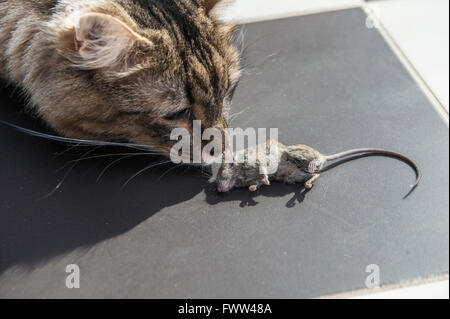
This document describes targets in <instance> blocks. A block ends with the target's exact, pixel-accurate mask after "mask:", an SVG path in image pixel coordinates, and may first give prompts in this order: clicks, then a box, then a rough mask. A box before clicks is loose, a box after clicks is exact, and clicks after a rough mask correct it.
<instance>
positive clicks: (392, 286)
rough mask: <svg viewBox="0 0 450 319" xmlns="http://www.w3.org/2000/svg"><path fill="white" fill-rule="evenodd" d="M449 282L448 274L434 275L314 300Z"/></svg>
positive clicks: (359, 295)
mask: <svg viewBox="0 0 450 319" xmlns="http://www.w3.org/2000/svg"><path fill="white" fill-rule="evenodd" d="M447 280H449V274H448V273H445V274H442V275H436V276H432V277H427V278H419V279H413V280H408V281H403V282H400V283H396V284H387V285H383V286H381V287H380V288H363V289H357V290H352V291H348V292H342V293H336V294H332V295H326V296H321V297H319V298H316V299H346V298H352V297H361V296H365V295H372V294H377V293H382V292H388V291H396V290H398V289H403V288H411V287H418V286H421V285H425V284H431V283H437V282H443V281H447Z"/></svg>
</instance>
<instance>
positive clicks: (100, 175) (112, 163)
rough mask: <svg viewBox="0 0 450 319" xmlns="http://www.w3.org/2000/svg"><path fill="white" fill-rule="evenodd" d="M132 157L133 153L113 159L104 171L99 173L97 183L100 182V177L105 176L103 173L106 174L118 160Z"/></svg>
mask: <svg viewBox="0 0 450 319" xmlns="http://www.w3.org/2000/svg"><path fill="white" fill-rule="evenodd" d="M130 157H133V155H127V156H122V157H121V158H118V159H116V160H114V161H112V162H111V163H109V164H108V165H107V166H106V167H105V168H104V169H103V170H102V172H101V173H100V174H99V175H98V177H97V180H96V183H98V182H99V181H100V179H101V178H102V177H103V175H105V173H106V171H107V170H108V169H110V168H111V167H112V166H113V165H115V164H117V163H118V162H120V161H122V160H124V159H127V158H130Z"/></svg>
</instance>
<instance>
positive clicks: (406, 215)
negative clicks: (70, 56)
mask: <svg viewBox="0 0 450 319" xmlns="http://www.w3.org/2000/svg"><path fill="white" fill-rule="evenodd" d="M236 1H237V2H236V4H235V6H234V7H230V8H229V10H230V11H228V13H226V17H227V18H228V19H230V17H233V18H234V17H237V20H241V21H255V20H259V19H262V20H270V19H271V18H274V17H280V16H291V15H298V14H307V13H311V12H317V11H328V10H329V9H333V10H334V9H336V8H344V7H348V6H354V5H358V4H362V3H361V2H359V1H345V0H342V1H339V0H334V1H333V0H329V1H303V0H302V1H298V0H291V1H288V0H284V1H283V0H279V1H277V2H276V5H274V2H273V1H266V0H264V1H263V0H252V1H251V0H236ZM391 1H394V2H395V1H399V0H387V2H391ZM357 2H358V3H357ZM233 10H234V13H233ZM405 11H406V10H405ZM364 19H365V16H364V13H363V11H361V10H346V11H339V12H334V13H325V14H319V15H310V16H309V15H306V16H304V17H301V18H296V19H288V20H283V21H281V20H279V21H274V22H273V23H271V22H266V23H261V24H250V25H248V26H247V27H246V28H247V30H248V37H249V39H250V43H247V44H250V46H249V47H248V50H247V51H248V52H247V53H248V59H249V63H250V65H251V66H252V69H251V70H250V72H249V73H250V74H248V75H247V76H246V77H245V78H244V80H243V81H242V84H241V87H240V88H239V89H238V92H236V99H235V107H236V108H238V109H237V110H236V111H239V108H242V109H244V108H245V107H248V106H250V105H251V106H254V108H253V109H252V110H251V116H246V114H250V113H249V112H247V113H244V114H243V115H241V116H240V117H239V118H238V119H237V123H238V124H239V125H240V126H242V127H246V126H255V125H256V126H257V127H271V125H272V124H273V125H278V126H279V127H283V131H282V134H283V136H282V139H284V141H285V142H286V143H298V142H299V141H298V138H299V136H301V137H302V142H307V143H310V144H313V145H317V146H318V147H319V148H320V149H324V150H325V151H327V150H330V151H336V150H338V149H342V148H344V147H348V146H354V145H355V144H357V143H361V142H364V143H370V144H371V146H372V145H374V144H377V145H383V146H386V147H395V148H396V149H399V150H400V151H405V152H407V153H408V154H410V155H411V156H413V157H414V158H416V159H417V160H418V161H419V162H420V164H421V166H422V168H423V170H424V173H425V178H424V181H423V185H422V186H421V187H420V188H419V189H418V190H417V192H416V193H415V194H414V196H413V197H412V198H410V200H408V201H401V200H400V198H401V197H400V196H401V195H403V189H400V188H401V187H399V185H403V183H407V182H408V181H409V180H410V178H411V176H410V172H409V170H408V169H406V168H405V167H404V166H403V165H402V164H400V163H397V162H395V161H392V160H388V159H381V158H377V159H376V160H375V159H365V160H361V161H357V162H353V163H352V165H343V166H342V167H340V168H339V169H338V170H335V171H333V172H332V174H326V175H324V176H323V178H322V179H321V180H320V181H319V183H318V184H317V185H316V187H315V189H314V190H313V191H311V192H310V193H308V194H306V195H305V194H300V193H299V194H293V192H295V189H294V188H286V187H284V186H283V185H274V186H273V187H272V188H269V189H264V190H263V191H262V193H261V194H260V195H259V196H258V197H256V198H249V196H248V195H247V193H246V192H240V191H237V192H235V193H233V194H229V196H226V197H218V196H217V195H216V194H215V193H214V192H210V191H208V189H207V188H205V182H204V179H203V178H201V176H199V174H198V172H196V171H194V172H190V171H187V172H184V171H183V170H178V171H175V172H174V174H167V175H166V176H165V178H164V179H162V180H159V181H158V182H157V183H154V182H153V183H152V182H151V181H152V180H157V179H158V177H160V176H161V174H163V173H164V170H163V169H161V170H156V171H152V172H149V175H146V176H145V178H144V177H143V178H141V179H137V180H136V181H135V182H134V183H133V184H132V185H130V186H129V187H127V188H126V189H125V190H123V191H120V185H122V182H123V179H124V178H125V179H126V177H127V176H130V174H132V173H133V172H135V171H136V167H138V166H139V165H147V164H148V163H144V162H143V161H139V160H137V161H136V160H135V161H134V162H132V163H122V164H121V165H120V166H119V167H118V168H117V169H116V170H112V171H111V172H110V173H109V175H108V176H105V177H104V179H103V180H102V183H101V184H95V183H93V181H94V180H95V178H96V177H97V176H98V172H97V170H96V168H102V167H104V163H103V162H97V163H96V164H97V165H98V166H96V165H95V163H81V164H80V166H79V167H78V168H77V169H75V171H74V172H73V176H72V177H71V178H70V179H68V181H67V183H66V184H65V186H64V187H63V188H61V189H60V191H59V192H57V193H56V194H55V195H54V196H52V197H51V198H49V199H48V200H46V201H36V198H39V197H41V196H42V195H43V193H46V192H45V190H48V189H51V188H52V187H53V186H54V183H55V182H57V181H59V179H58V177H60V176H59V175H57V173H55V171H56V169H57V168H59V167H60V166H61V163H60V162H58V161H56V162H55V160H54V158H53V156H52V154H53V153H55V152H58V151H61V147H60V146H55V145H52V144H50V143H46V142H43V141H37V140H35V139H32V138H30V137H26V136H22V135H20V134H18V133H16V132H11V131H10V130H8V129H6V128H4V127H0V130H2V134H0V137H2V136H6V137H7V138H3V139H0V142H1V143H2V144H1V147H2V149H3V150H5V152H3V153H1V154H0V162H1V166H2V168H3V169H2V170H1V171H0V178H2V180H6V181H8V183H9V187H8V188H7V189H5V190H4V191H3V192H2V193H1V194H0V196H1V197H0V204H1V205H2V206H0V207H6V208H7V209H6V210H4V211H3V212H2V214H0V219H1V220H0V252H1V253H0V272H1V275H0V297H1V296H3V297H30V296H38V297H49V298H52V297H66V298H71V297H120V296H126V297H133V296H134V297H177V298H186V297H260V296H263V297H276V298H278V297H319V296H324V295H327V294H334V293H344V292H349V291H352V290H353V289H361V288H364V286H365V284H364V280H365V278H366V276H367V274H366V273H365V267H366V265H367V264H370V263H377V264H380V266H381V269H382V283H388V284H396V283H398V282H400V281H403V280H411V279H414V280H415V279H417V278H420V277H422V276H425V277H428V276H434V275H441V274H442V272H448V226H447V225H445V222H446V223H447V224H448V197H446V196H447V195H446V194H448V148H447V149H445V147H448V127H446V126H445V124H444V123H443V122H442V121H441V119H440V118H439V116H438V115H437V114H436V112H435V110H434V109H433V107H432V106H431V104H430V103H429V101H427V99H426V98H425V96H424V95H423V92H421V91H420V89H419V88H418V87H417V85H416V84H415V82H414V81H413V80H412V79H411V77H410V76H409V75H408V73H407V72H406V71H405V70H404V69H403V68H402V65H401V63H400V62H399V61H398V58H402V57H396V56H395V55H394V54H393V53H392V51H391V50H390V49H389V47H388V46H387V45H386V43H385V42H384V41H383V38H382V37H381V36H380V35H379V34H378V33H377V32H376V30H370V29H368V28H367V27H366V26H365V25H364ZM447 23H448V21H447ZM282 33H286V37H287V39H289V41H286V39H284V38H283V37H280V36H278V34H282ZM391 33H394V32H391ZM397 37H398V36H397ZM261 39H264V40H265V41H267V42H262V40H261ZM400 42H401V41H399V43H400ZM434 43H438V41H434ZM398 45H399V46H401V45H400V44H398ZM402 51H405V52H407V51H408V49H407V48H406V46H405V47H404V48H403V49H402ZM405 54H406V53H405ZM408 63H414V62H413V59H411V61H408ZM447 63H448V61H447ZM424 68H426V66H425V67H422V69H421V67H419V66H417V67H415V69H417V70H418V71H419V70H424ZM421 72H424V73H425V71H421ZM422 77H423V78H424V79H425V76H422ZM428 86H429V87H430V88H431V89H433V88H435V87H438V86H436V85H434V84H431V83H430V84H429V85H428ZM275 88H276V89H275ZM436 92H437V91H436ZM435 95H436V96H438V95H439V96H442V95H440V94H438V93H435ZM447 95H448V92H447ZM8 96H9V92H6V93H5V92H3V94H2V95H0V103H1V104H5V107H4V108H0V112H1V118H2V119H6V120H10V121H18V123H21V124H22V125H24V126H27V127H30V126H31V127H39V126H38V124H36V123H34V122H32V121H30V120H29V119H28V118H27V117H23V116H22V115H20V114H17V112H16V111H15V110H16V109H17V107H18V106H20V105H18V106H16V107H14V104H16V103H17V100H16V99H11V98H9V97H8ZM274 105H279V106H278V107H279V108H280V109H279V112H276V113H274V112H272V111H271V107H273V106H274ZM299 105H301V106H302V107H301V108H300V107H299ZM33 123H34V124H33ZM336 123H337V124H336ZM411 136H414V139H411ZM393 137H395V138H393ZM19 143H20V144H19ZM444 143H445V144H446V145H445V147H442V144H444ZM17 145H21V147H17ZM377 145H375V146H377ZM423 149H427V152H423ZM4 154H8V157H6V156H2V155H4ZM430 157H431V158H432V159H430ZM11 158H14V160H13V161H11ZM29 158H33V162H32V163H30V162H29V160H28V159H29ZM381 163H389V165H384V166H383V169H382V170H380V169H377V168H379V167H380V166H379V165H381ZM355 170H356V171H358V172H364V174H366V173H367V174H370V178H369V177H368V178H364V177H362V176H355V175H354V172H355ZM386 176H389V178H386ZM442 176H444V179H443V178H442ZM445 176H446V177H447V180H445ZM381 185H382V186H383V187H380V186H381ZM173 193H176V194H179V195H177V196H171V194H173ZM292 196H294V197H292ZM18 198H20V200H18ZM355 198H356V199H357V200H355ZM361 198H364V201H360V200H358V199H361ZM30 205H31V207H32V209H30ZM445 206H447V207H445ZM69 263H77V264H79V265H80V267H81V271H82V273H83V274H84V275H83V276H84V277H82V278H84V279H83V281H82V289H80V290H72V291H68V290H67V289H66V288H65V286H64V278H65V277H64V276H65V273H64V269H65V265H67V264H69ZM43 288H45V289H43ZM411 289H412V290H414V291H415V292H414V293H412V292H411V291H412V290H411ZM411 289H408V291H405V290H397V291H395V290H394V291H392V290H390V291H389V292H383V293H384V296H385V297H413V295H412V294H414V296H416V297H417V296H420V295H429V294H430V293H436V294H437V295H436V296H438V297H445V296H448V281H445V280H444V281H441V282H440V283H433V284H428V285H426V286H420V287H415V288H411ZM445 289H447V295H445ZM349 295H350V294H349ZM352 296H353V295H352ZM364 296H365V297H367V295H364ZM378 296H379V295H374V296H373V297H378Z"/></svg>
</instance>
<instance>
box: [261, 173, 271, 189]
mask: <svg viewBox="0 0 450 319" xmlns="http://www.w3.org/2000/svg"><path fill="white" fill-rule="evenodd" d="M261 182H262V183H263V184H264V185H268V186H269V185H270V180H269V176H267V175H264V176H263V178H262V179H261Z"/></svg>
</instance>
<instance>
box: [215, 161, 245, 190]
mask: <svg viewBox="0 0 450 319" xmlns="http://www.w3.org/2000/svg"><path fill="white" fill-rule="evenodd" d="M211 169H212V173H213V177H212V178H211V182H216V183H217V190H218V191H219V192H220V193H226V192H229V191H230V190H232V189H233V188H234V187H235V186H236V182H237V179H238V178H237V177H238V176H237V175H238V174H237V172H236V164H235V163H223V164H222V163H220V164H219V163H216V164H213V165H212V166H211Z"/></svg>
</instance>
